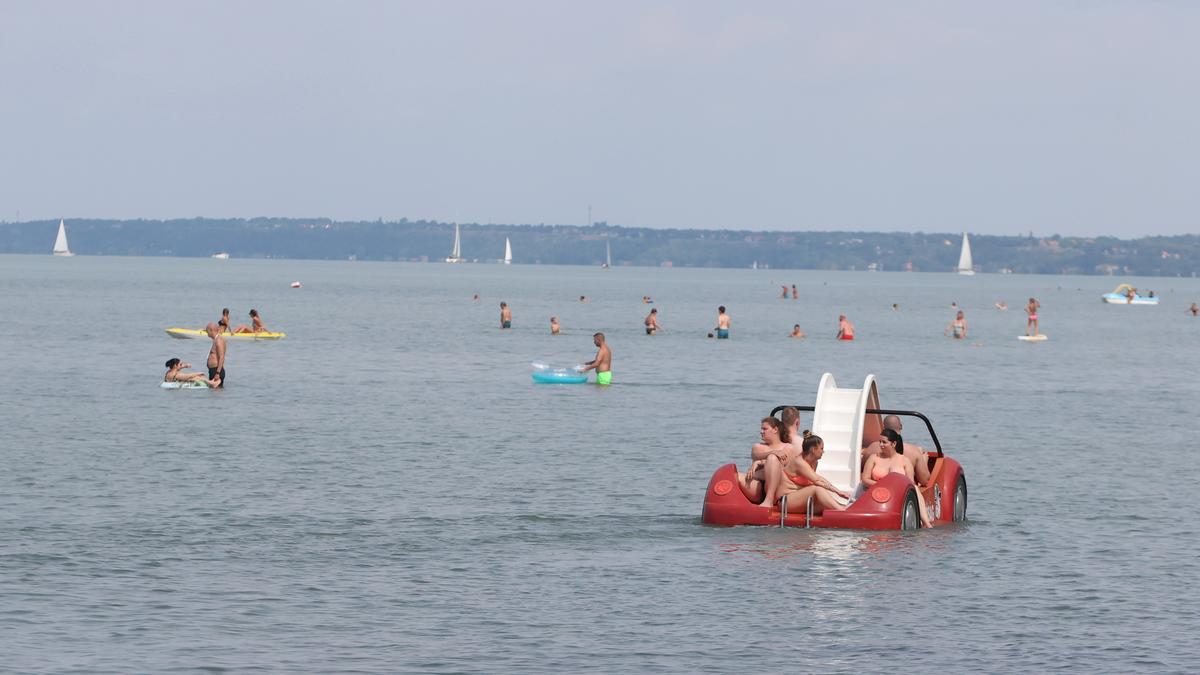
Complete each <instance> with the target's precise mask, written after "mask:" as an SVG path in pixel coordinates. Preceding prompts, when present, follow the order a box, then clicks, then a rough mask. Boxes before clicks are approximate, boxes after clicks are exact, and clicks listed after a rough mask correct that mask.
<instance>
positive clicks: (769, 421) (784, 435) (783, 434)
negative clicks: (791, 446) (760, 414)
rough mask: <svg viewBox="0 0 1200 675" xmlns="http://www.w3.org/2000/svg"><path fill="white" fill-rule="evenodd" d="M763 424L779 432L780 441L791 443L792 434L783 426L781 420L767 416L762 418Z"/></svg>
mask: <svg viewBox="0 0 1200 675" xmlns="http://www.w3.org/2000/svg"><path fill="white" fill-rule="evenodd" d="M761 424H766V425H768V426H769V427H771V428H772V429H774V430H775V431H778V432H779V440H781V441H783V442H784V443H790V442H791V440H792V432H790V431H788V428H787V427H786V426H784V425H783V422H780V421H779V420H777V419H775V418H774V417H771V416H770V415H767V416H766V417H764V418H762V422H761Z"/></svg>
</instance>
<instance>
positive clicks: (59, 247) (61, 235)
mask: <svg viewBox="0 0 1200 675" xmlns="http://www.w3.org/2000/svg"><path fill="white" fill-rule="evenodd" d="M54 255H58V256H63V257H66V256H72V255H75V254H74V253H71V249H70V248H68V247H67V224H66V223H65V222H63V221H62V220H59V221H58V236H57V237H55V238H54Z"/></svg>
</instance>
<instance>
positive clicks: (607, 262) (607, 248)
mask: <svg viewBox="0 0 1200 675" xmlns="http://www.w3.org/2000/svg"><path fill="white" fill-rule="evenodd" d="M601 267H603V268H604V269H608V268H610V267H612V245H611V244H609V242H608V240H607V239H605V240H604V264H603V265H601Z"/></svg>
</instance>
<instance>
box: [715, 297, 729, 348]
mask: <svg viewBox="0 0 1200 675" xmlns="http://www.w3.org/2000/svg"><path fill="white" fill-rule="evenodd" d="M730 324H731V322H730V320H729V315H728V314H726V313H725V305H721V306H720V307H718V308H717V339H718V340H727V339H729V326H730Z"/></svg>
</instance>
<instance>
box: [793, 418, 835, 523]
mask: <svg viewBox="0 0 1200 675" xmlns="http://www.w3.org/2000/svg"><path fill="white" fill-rule="evenodd" d="M824 455H825V441H823V440H821V437H820V436H814V435H813V434H811V433H809V432H807V431H805V432H804V441H803V442H802V443H801V445H800V454H798V455H796V456H795V457H794V458H793V459H792V460H791V462H789V463H788V465H787V466H785V467H784V472H783V476H782V481H781V483H780V487H779V490H778V494H779V496H780V497H787V510H788V513H797V512H800V511H805V510H807V509H808V500H809V498H812V500H813V514H820V513H823V512H824V511H825V510H827V509H828V510H833V511H843V510H845V508H846V507H847V506H848V505H849V502H850V495H849V494H847V493H845V492H843V491H841V490H839V489H837V487H836V486H834V484H833V483H830V482H829V481H828V480H827V479H826V478H825V477H824V476H822V475H820V474H818V473H817V462H819V461H821V457H823V456H824ZM839 498H840V499H839ZM842 500H845V501H842Z"/></svg>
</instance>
